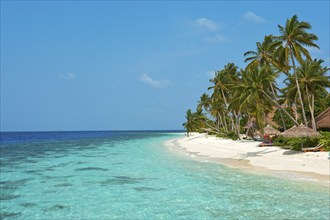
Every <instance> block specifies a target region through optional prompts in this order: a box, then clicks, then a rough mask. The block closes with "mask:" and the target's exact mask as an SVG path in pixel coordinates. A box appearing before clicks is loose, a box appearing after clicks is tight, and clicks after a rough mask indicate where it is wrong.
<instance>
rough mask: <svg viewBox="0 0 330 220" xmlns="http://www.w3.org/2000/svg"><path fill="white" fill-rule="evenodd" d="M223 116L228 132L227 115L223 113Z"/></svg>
mask: <svg viewBox="0 0 330 220" xmlns="http://www.w3.org/2000/svg"><path fill="white" fill-rule="evenodd" d="M222 114H223V121H224V123H225V129H226V131H228V125H227V120H226V115H225V113H224V112H222Z"/></svg>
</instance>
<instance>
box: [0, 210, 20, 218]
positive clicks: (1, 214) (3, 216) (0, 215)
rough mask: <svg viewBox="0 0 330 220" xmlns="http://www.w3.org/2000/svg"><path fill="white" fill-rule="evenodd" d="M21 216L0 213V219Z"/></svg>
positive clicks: (11, 213) (16, 213)
mask: <svg viewBox="0 0 330 220" xmlns="http://www.w3.org/2000/svg"><path fill="white" fill-rule="evenodd" d="M19 215H21V213H20V212H0V219H1V220H2V219H5V218H10V217H14V216H19Z"/></svg>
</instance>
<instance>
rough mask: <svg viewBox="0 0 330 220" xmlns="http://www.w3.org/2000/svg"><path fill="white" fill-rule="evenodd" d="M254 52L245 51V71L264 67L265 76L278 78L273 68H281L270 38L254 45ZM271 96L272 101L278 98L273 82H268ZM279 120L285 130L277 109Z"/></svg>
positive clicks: (281, 116) (280, 111) (280, 112)
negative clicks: (255, 66) (255, 67)
mask: <svg viewBox="0 0 330 220" xmlns="http://www.w3.org/2000/svg"><path fill="white" fill-rule="evenodd" d="M256 45H257V48H256V51H247V52H246V53H245V54H244V56H245V57H246V56H249V57H247V58H246V59H245V61H244V62H249V64H248V65H247V66H246V68H247V69H250V68H251V67H252V66H254V65H257V66H260V67H266V70H267V71H266V72H267V73H266V74H274V75H275V78H277V77H278V75H279V73H280V71H274V67H275V68H276V69H278V70H283V66H281V65H280V62H279V61H278V60H276V59H275V58H276V57H275V56H274V51H275V49H276V47H275V46H276V44H275V42H274V39H273V37H272V36H265V38H264V41H263V42H261V43H260V42H257V43H256ZM275 78H274V79H275ZM269 85H270V88H271V91H272V95H273V98H274V99H277V98H278V95H277V93H276V91H275V89H274V87H273V82H269ZM279 114H280V118H281V121H282V126H283V128H284V130H286V125H285V122H284V117H283V115H282V110H281V109H279Z"/></svg>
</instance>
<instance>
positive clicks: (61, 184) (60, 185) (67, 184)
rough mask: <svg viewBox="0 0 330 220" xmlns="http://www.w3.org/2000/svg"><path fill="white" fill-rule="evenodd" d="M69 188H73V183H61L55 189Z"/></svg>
mask: <svg viewBox="0 0 330 220" xmlns="http://www.w3.org/2000/svg"><path fill="white" fill-rule="evenodd" d="M68 186H73V185H72V184H71V183H60V184H57V185H55V187H68Z"/></svg>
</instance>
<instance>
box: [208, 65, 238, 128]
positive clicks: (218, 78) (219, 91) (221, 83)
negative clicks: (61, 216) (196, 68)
mask: <svg viewBox="0 0 330 220" xmlns="http://www.w3.org/2000/svg"><path fill="white" fill-rule="evenodd" d="M237 80H238V72H237V66H235V64H234V63H228V64H227V65H225V67H224V69H223V70H221V71H217V72H216V75H215V77H214V78H213V79H210V82H212V83H213V84H214V85H213V86H211V87H209V88H208V89H209V90H210V89H213V94H212V98H216V100H222V101H223V102H224V104H225V109H226V114H227V116H228V117H229V118H230V121H231V124H232V128H231V129H232V130H234V128H235V123H234V119H233V116H234V114H235V113H233V112H230V111H229V108H228V107H229V103H228V99H230V97H231V85H232V83H233V82H234V81H237Z"/></svg>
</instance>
